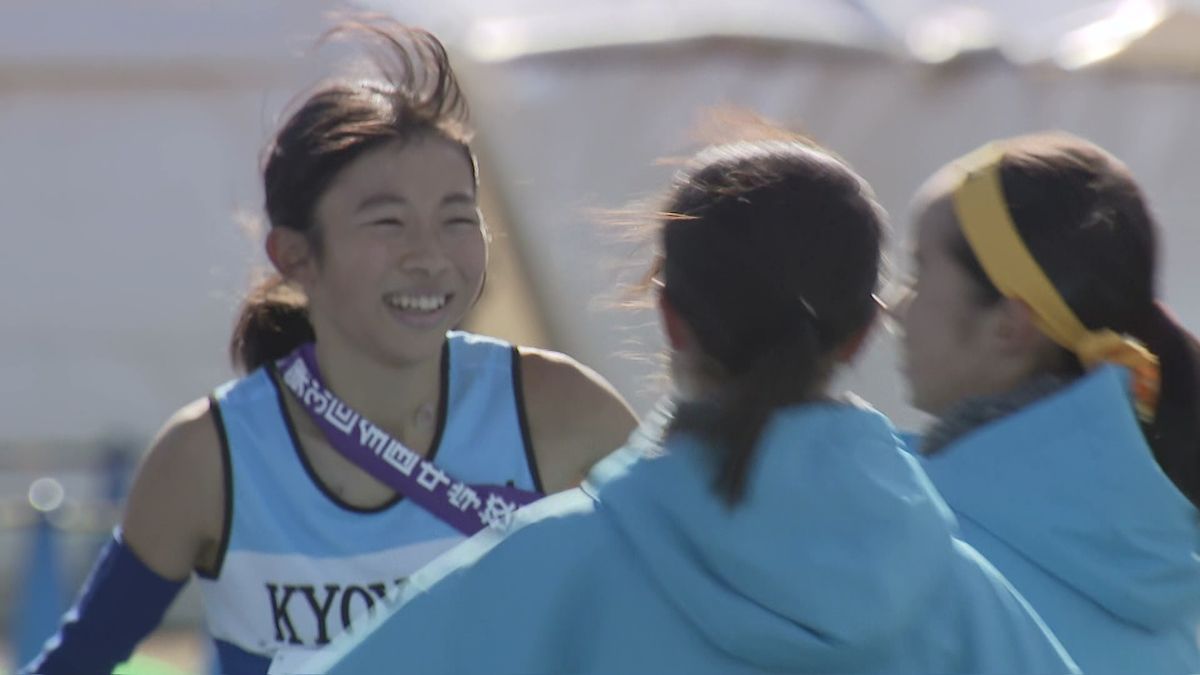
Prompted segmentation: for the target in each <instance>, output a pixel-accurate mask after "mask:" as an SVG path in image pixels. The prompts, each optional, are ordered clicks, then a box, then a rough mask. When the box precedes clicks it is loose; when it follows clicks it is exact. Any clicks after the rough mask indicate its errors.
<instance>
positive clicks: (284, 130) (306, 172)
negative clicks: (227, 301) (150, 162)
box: [229, 19, 478, 372]
mask: <svg viewBox="0 0 1200 675" xmlns="http://www.w3.org/2000/svg"><path fill="white" fill-rule="evenodd" d="M343 35H345V36H353V37H359V38H362V39H364V41H365V42H366V43H367V44H368V45H369V46H371V47H372V48H373V49H372V52H371V55H372V61H373V65H374V66H375V67H376V69H377V70H378V71H379V76H380V77H379V79H376V80H371V81H334V82H331V83H325V84H324V85H322V86H320V87H319V88H318V89H316V90H315V91H314V92H313V93H312V94H310V95H309V96H308V97H307V98H306V99H304V101H303V103H302V104H301V105H300V106H299V107H298V108H297V109H296V110H295V112H293V113H291V115H290V116H288V118H287V120H286V121H285V122H284V124H283V126H282V127H281V128H280V129H279V132H278V133H277V134H276V135H275V138H274V140H273V141H272V143H271V144H270V145H269V146H268V148H267V150H266V153H265V157H264V161H263V171H262V175H263V188H264V192H265V195H266V214H267V218H268V220H269V222H270V226H271V227H286V228H289V229H292V230H295V231H297V232H303V233H304V234H305V235H306V236H307V237H308V239H309V242H310V243H311V244H312V246H313V250H314V252H315V254H316V255H317V256H318V259H319V258H320V254H321V230H320V228H319V227H317V224H316V223H315V222H314V220H313V212H314V209H315V208H316V204H317V202H318V200H319V199H320V198H321V195H323V194H324V193H325V190H326V189H328V187H329V185H330V184H331V183H332V182H333V180H334V178H335V177H336V176H337V175H338V174H339V173H340V172H341V171H342V170H343V169H344V168H346V166H347V165H349V164H350V163H351V162H353V161H354V160H355V159H357V158H358V157H359V156H361V155H362V154H363V153H365V152H367V151H369V150H371V149H374V148H376V147H379V146H381V145H383V144H384V143H387V142H390V141H396V140H399V141H408V140H411V139H413V138H417V137H421V136H434V137H437V138H441V139H444V140H448V141H450V142H453V143H456V144H458V145H459V146H460V147H461V148H462V150H463V153H464V154H465V155H466V157H467V159H468V160H469V161H470V163H471V167H472V171H473V172H476V171H477V169H476V162H475V158H474V155H473V154H472V153H471V149H470V147H469V145H468V142H469V140H470V133H469V131H468V129H467V126H466V125H467V117H468V113H467V104H466V100H465V99H464V98H463V95H462V92H461V90H460V89H459V86H458V82H457V80H456V78H455V76H454V71H453V70H452V69H451V68H450V61H449V58H448V57H447V55H446V50H445V48H444V47H443V46H442V43H441V42H439V41H438V39H437V38H436V37H434V36H433V35H432V34H430V33H429V32H427V31H424V30H422V29H420V28H412V27H408V26H404V25H401V24H398V23H395V22H393V21H388V20H383V19H370V20H367V19H364V20H362V21H352V22H347V23H343V24H341V25H339V26H338V27H336V28H334V29H333V30H331V31H330V32H329V33H328V34H327V35H326V37H333V36H343ZM475 178H476V180H478V175H477V173H476V176H475ZM313 339H314V334H313V329H312V325H311V323H310V322H309V320H308V310H307V303H306V301H305V299H304V295H303V293H301V292H300V291H299V289H296V288H293V287H291V286H290V285H289V284H288V283H287V282H286V281H285V280H284V279H282V278H281V277H280V275H278V274H273V275H271V276H270V277H268V278H267V279H265V280H264V281H263V282H262V283H261V284H259V285H258V286H257V287H255V288H254V289H252V290H251V291H250V293H248V294H247V297H246V299H245V301H244V302H243V304H242V307H241V310H240V312H239V315H238V319H237V322H236V324H235V328H234V332H233V337H232V338H231V339H230V343H229V352H230V357H231V358H232V360H233V363H234V366H235V367H236V368H238V369H239V370H241V371H243V372H246V371H250V370H254V369H255V368H258V367H259V366H262V365H263V364H265V363H268V362H270V361H273V360H275V359H278V358H281V357H283V356H285V355H286V354H288V353H289V352H291V351H292V350H293V349H295V348H296V347H298V346H299V345H301V344H303V343H304V342H307V341H311V340H313Z"/></svg>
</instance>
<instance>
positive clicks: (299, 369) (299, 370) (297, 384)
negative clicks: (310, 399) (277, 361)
mask: <svg viewBox="0 0 1200 675" xmlns="http://www.w3.org/2000/svg"><path fill="white" fill-rule="evenodd" d="M309 379H310V377H309V375H308V366H306V365H304V361H303V360H301V359H296V360H295V361H293V362H292V365H290V366H288V369H287V370H285V371H284V372H283V383H284V384H286V385H287V388H288V389H291V390H292V393H293V394H295V395H296V396H303V395H304V392H305V390H307V389H308V382H309Z"/></svg>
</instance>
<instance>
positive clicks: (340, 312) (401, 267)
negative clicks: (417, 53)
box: [304, 136, 487, 364]
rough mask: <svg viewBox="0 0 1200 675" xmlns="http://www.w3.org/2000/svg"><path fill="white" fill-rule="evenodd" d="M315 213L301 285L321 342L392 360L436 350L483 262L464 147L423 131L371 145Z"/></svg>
mask: <svg viewBox="0 0 1200 675" xmlns="http://www.w3.org/2000/svg"><path fill="white" fill-rule="evenodd" d="M314 215H315V226H316V227H319V228H321V230H320V235H321V238H322V249H321V256H320V260H319V262H318V264H316V265H315V269H314V270H313V271H312V273H311V274H310V275H308V277H307V278H306V280H305V283H304V285H305V291H306V293H307V294H308V297H309V303H310V308H309V312H310V316H311V317H312V321H313V324H314V327H315V328H316V330H317V334H318V335H319V336H320V339H321V340H322V341H326V340H330V341H336V342H337V343H340V344H342V345H344V346H346V347H349V348H351V349H355V350H359V351H362V352H366V353H367V354H369V355H372V356H374V357H376V358H379V359H380V360H382V361H385V362H391V363H396V364H404V363H411V362H414V361H417V360H422V359H425V358H434V357H436V356H437V355H438V354H439V353H440V350H441V346H442V342H443V341H444V339H445V334H446V331H447V330H449V329H451V328H453V327H454V326H455V325H457V324H458V323H459V322H460V321H461V320H462V319H463V317H464V315H465V314H466V313H467V311H468V310H469V309H470V308H471V306H472V304H473V303H474V301H475V298H476V297H477V296H478V294H479V291H480V289H481V287H482V285H483V276H484V270H485V268H486V266H487V244H486V236H485V230H484V226H483V222H482V219H481V216H480V213H479V207H478V201H477V195H476V190H475V180H474V174H473V171H472V166H471V164H470V161H469V160H468V158H467V155H466V153H465V152H463V150H462V148H461V146H458V145H456V144H454V143H452V142H450V141H447V140H444V139H441V138H437V137H433V136H428V137H417V138H413V139H410V140H407V141H406V142H403V143H401V142H399V141H392V142H389V143H387V144H385V145H382V146H380V147H377V148H374V149H372V150H369V151H367V152H365V153H363V154H362V155H361V156H359V157H358V158H356V159H355V160H354V161H353V162H351V163H350V164H349V165H348V166H346V167H345V168H344V169H343V170H342V171H341V173H340V174H338V175H337V177H336V178H335V179H334V181H333V182H332V183H331V184H330V186H329V188H328V189H326V191H325V193H324V194H323V195H321V197H320V199H318V201H317V204H316V209H315V214H314Z"/></svg>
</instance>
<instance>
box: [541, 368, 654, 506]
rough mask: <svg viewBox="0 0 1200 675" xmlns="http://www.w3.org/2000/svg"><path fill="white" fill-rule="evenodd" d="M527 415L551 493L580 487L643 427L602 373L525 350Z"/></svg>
mask: <svg viewBox="0 0 1200 675" xmlns="http://www.w3.org/2000/svg"><path fill="white" fill-rule="evenodd" d="M518 351H519V353H520V355H521V359H520V363H521V380H522V389H523V392H522V394H523V396H524V399H525V412H526V417H527V419H528V422H529V427H530V437H531V441H532V443H533V450H534V456H535V458H536V460H537V463H538V471H539V473H540V474H541V477H542V483H543V486H544V487H545V488H546V491H547V492H557V491H559V490H563V489H566V488H568V487H571V486H573V485H576V484H577V483H579V482H580V481H581V480H582V479H583V477H584V475H586V473H587V471H588V469H590V468H591V466H592V464H594V463H595V462H596V460H598V459H600V458H601V457H604V456H605V455H607V454H608V453H610V452H612V451H613V450H615V449H617V448H618V447H620V446H621V445H622V444H623V443H624V442H625V440H626V439H627V438H628V437H629V434H630V432H631V431H633V428H634V427H635V426H636V425H637V418H636V417H635V416H634V414H633V410H632V409H631V408H630V407H629V404H628V403H626V402H625V399H624V398H622V397H621V395H620V394H619V393H618V392H617V390H616V389H615V388H614V387H613V386H612V385H611V384H610V383H609V382H608V381H607V380H605V379H604V378H603V377H601V376H600V374H599V373H597V372H596V371H594V370H592V369H591V368H588V367H587V366H585V365H583V364H582V363H579V362H578V361H576V360H575V359H573V358H571V357H569V356H567V355H565V354H560V353H558V352H552V351H547V350H543V349H534V348H530V347H520V348H518Z"/></svg>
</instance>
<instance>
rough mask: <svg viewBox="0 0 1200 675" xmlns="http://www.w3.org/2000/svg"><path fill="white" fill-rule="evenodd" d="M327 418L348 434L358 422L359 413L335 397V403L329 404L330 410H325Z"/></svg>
mask: <svg viewBox="0 0 1200 675" xmlns="http://www.w3.org/2000/svg"><path fill="white" fill-rule="evenodd" d="M325 419H326V420H328V421H329V423H330V424H332V425H333V426H335V427H337V428H338V430H339V431H341V432H342V433H343V434H348V433H350V430H351V429H353V428H354V425H355V424H357V423H358V413H356V412H354V409H353V408H351V407H350V406H348V405H346V404H345V403H342V402H341V401H339V400H337V398H334V399H333V405H331V406H329V410H326V411H325Z"/></svg>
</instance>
